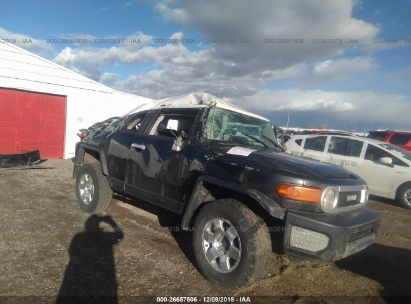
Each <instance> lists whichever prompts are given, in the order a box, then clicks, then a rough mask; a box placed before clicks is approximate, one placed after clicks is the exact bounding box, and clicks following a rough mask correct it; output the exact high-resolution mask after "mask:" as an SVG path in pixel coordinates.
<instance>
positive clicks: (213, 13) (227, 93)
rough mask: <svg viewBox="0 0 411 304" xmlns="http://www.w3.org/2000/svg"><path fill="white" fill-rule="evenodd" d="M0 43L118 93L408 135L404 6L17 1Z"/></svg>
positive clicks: (281, 121)
mask: <svg viewBox="0 0 411 304" xmlns="http://www.w3.org/2000/svg"><path fill="white" fill-rule="evenodd" d="M0 38H1V39H4V40H5V41H8V42H11V43H15V44H16V45H17V46H20V47H22V48H25V49H27V50H29V51H31V52H34V53H36V54H38V55H41V56H43V57H45V58H47V59H49V60H52V61H54V62H56V63H58V64H61V65H63V66H65V67H67V68H70V69H72V70H74V71H76V72H79V73H81V74H83V75H86V76H88V77H90V78H92V79H94V80H96V81H99V82H101V83H104V84H106V85H108V86H110V87H113V88H115V89H118V90H122V91H126V92H130V93H133V94H137V95H141V96H146V97H151V98H164V97H171V96H176V95H182V94H187V93H190V92H194V91H199V92H208V93H211V94H214V95H216V96H218V97H221V98H227V99H229V100H231V101H232V102H233V103H234V104H237V105H239V106H241V107H243V108H246V109H248V110H250V111H253V112H256V113H258V114H262V115H264V116H266V117H268V118H270V120H271V121H272V122H273V123H275V124H277V125H282V126H284V125H285V124H286V123H287V120H288V119H289V125H290V126H292V127H327V128H338V129H345V130H355V131H368V130H371V129H377V128H380V129H404V130H411V114H410V113H411V111H410V110H411V86H410V83H411V82H410V79H411V0H396V1H388V0H385V1H384V0H338V1H329V0H311V1H304V0H276V1H274V0H259V1H253V2H252V4H251V2H250V1H249V0H224V1H219V0H208V1H206V0H160V1H152V0H117V1H114V0H112V1H109V0H81V1H80V0H71V1H68V0H65V1H63V0H37V1H29V0H27V1H24V0H14V1H9V2H7V4H3V6H2V13H1V17H0Z"/></svg>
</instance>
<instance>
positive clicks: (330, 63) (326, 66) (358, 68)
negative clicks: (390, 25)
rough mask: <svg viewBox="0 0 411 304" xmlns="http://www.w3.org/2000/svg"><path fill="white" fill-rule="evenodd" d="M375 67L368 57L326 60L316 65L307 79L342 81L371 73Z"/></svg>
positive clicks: (374, 63)
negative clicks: (353, 76) (360, 74)
mask: <svg viewBox="0 0 411 304" xmlns="http://www.w3.org/2000/svg"><path fill="white" fill-rule="evenodd" d="M377 67H378V64H377V63H376V61H375V59H373V58H370V57H354V58H341V59H327V60H324V61H321V62H319V63H317V64H316V65H315V66H314V67H313V69H312V73H311V75H309V77H310V80H316V81H325V80H327V81H328V80H332V79H342V78H346V77H349V76H352V75H357V74H359V73H365V72H369V71H372V70H374V69H376V68H377Z"/></svg>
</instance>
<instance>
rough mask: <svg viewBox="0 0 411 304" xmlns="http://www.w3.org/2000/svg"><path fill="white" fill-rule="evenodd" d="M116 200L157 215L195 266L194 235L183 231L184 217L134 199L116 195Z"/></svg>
mask: <svg viewBox="0 0 411 304" xmlns="http://www.w3.org/2000/svg"><path fill="white" fill-rule="evenodd" d="M113 198H114V199H117V200H119V201H122V202H124V203H126V204H130V205H132V206H135V207H137V208H140V209H142V210H144V211H146V212H149V213H151V214H153V215H155V216H156V217H157V219H158V222H159V224H160V226H161V227H162V228H164V229H166V230H168V231H170V234H171V236H172V237H173V238H174V240H175V241H176V243H177V245H178V247H179V248H180V250H181V252H182V253H183V254H184V255H185V257H186V258H187V259H188V260H189V261H190V262H191V263H192V264H193V265H194V266H195V265H196V264H195V259H194V253H193V250H192V246H191V237H192V233H191V232H190V231H184V230H182V229H181V227H180V225H181V221H182V216H180V215H178V214H175V213H173V212H171V211H168V210H166V209H163V208H160V207H157V206H155V205H152V204H148V203H146V202H143V201H140V200H138V199H134V198H128V197H123V196H120V195H116V194H115V195H114V196H113Z"/></svg>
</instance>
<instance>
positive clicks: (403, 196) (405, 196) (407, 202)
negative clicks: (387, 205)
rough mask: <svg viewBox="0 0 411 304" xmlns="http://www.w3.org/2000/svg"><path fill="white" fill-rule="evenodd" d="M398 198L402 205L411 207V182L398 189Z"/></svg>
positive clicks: (407, 207)
mask: <svg viewBox="0 0 411 304" xmlns="http://www.w3.org/2000/svg"><path fill="white" fill-rule="evenodd" d="M397 200H398V201H399V202H400V204H401V206H402V207H404V208H406V209H411V183H408V184H405V185H403V186H401V187H400V189H398V192H397Z"/></svg>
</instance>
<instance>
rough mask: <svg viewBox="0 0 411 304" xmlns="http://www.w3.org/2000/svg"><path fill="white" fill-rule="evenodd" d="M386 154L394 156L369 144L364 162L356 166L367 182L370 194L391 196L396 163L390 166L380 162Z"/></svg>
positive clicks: (357, 171)
mask: <svg viewBox="0 0 411 304" xmlns="http://www.w3.org/2000/svg"><path fill="white" fill-rule="evenodd" d="M384 156H389V157H392V155H390V154H388V153H387V152H385V151H384V150H382V149H380V148H378V147H376V146H374V145H372V144H368V145H367V147H366V152H365V155H364V159H363V161H362V164H361V166H358V167H356V171H355V172H356V173H357V174H358V175H359V176H360V177H362V178H363V179H364V180H365V181H366V182H367V184H368V188H369V190H370V194H373V195H377V196H383V197H391V193H392V192H393V185H394V179H395V171H396V168H395V166H396V165H395V164H393V165H392V166H390V165H386V164H383V163H381V162H379V159H380V158H381V157H384Z"/></svg>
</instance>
